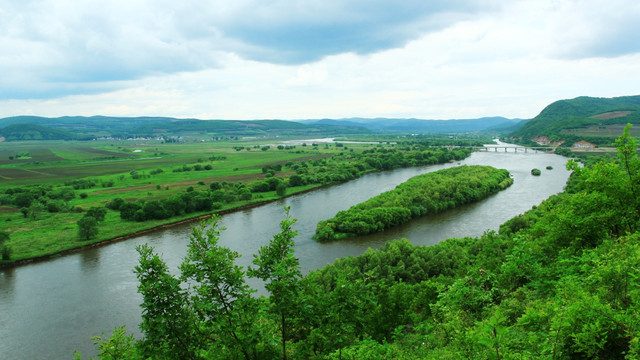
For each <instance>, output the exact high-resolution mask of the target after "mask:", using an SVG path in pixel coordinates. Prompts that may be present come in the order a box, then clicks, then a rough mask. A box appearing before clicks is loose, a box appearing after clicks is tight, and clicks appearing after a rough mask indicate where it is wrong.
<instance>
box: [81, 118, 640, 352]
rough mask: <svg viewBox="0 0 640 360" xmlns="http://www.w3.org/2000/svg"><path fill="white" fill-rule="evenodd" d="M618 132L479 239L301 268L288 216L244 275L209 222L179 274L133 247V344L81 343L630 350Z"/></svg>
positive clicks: (123, 342)
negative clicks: (260, 286)
mask: <svg viewBox="0 0 640 360" xmlns="http://www.w3.org/2000/svg"><path fill="white" fill-rule="evenodd" d="M628 129H629V127H627V128H626V129H625V131H624V133H623V135H622V136H621V137H620V138H619V139H618V140H617V141H616V145H617V151H618V152H617V157H616V158H615V159H614V160H609V161H601V162H598V163H595V164H590V165H588V166H585V167H580V166H578V164H577V163H575V162H572V161H570V162H569V163H568V167H570V168H571V169H573V174H572V176H571V178H570V181H569V183H568V184H567V187H566V191H565V192H564V193H562V194H559V195H554V196H552V197H551V198H549V199H548V200H546V201H544V202H543V203H542V204H540V205H539V206H537V207H534V208H532V209H531V210H530V211H528V212H526V213H525V214H522V215H519V216H517V217H515V218H513V219H511V220H509V221H507V222H506V223H505V224H503V225H502V226H501V227H500V230H499V232H487V233H485V234H484V235H482V236H481V237H478V238H463V239H449V240H446V241H444V242H442V243H440V244H437V245H434V246H413V245H412V244H411V243H410V242H408V241H407V240H397V241H393V242H389V243H387V244H386V245H385V247H384V248H382V249H381V250H378V251H373V250H369V251H367V252H365V253H364V254H362V255H360V256H356V257H347V258H343V259H340V260H337V261H336V262H334V263H333V264H330V265H327V266H326V267H324V268H322V269H320V270H317V271H312V272H311V273H310V274H309V275H307V276H301V274H300V270H299V266H298V263H297V259H296V258H295V254H294V252H293V241H294V240H293V239H294V237H295V235H296V233H295V231H293V230H292V225H293V223H294V221H295V220H294V219H292V218H291V217H290V216H289V215H288V214H287V215H286V216H285V219H284V220H283V221H282V223H281V232H280V233H278V234H276V235H275V236H274V237H273V240H272V241H271V242H270V243H269V245H267V246H265V247H263V248H262V249H260V251H259V253H258V254H257V255H255V258H254V261H253V264H254V265H253V266H251V267H250V268H249V269H248V270H245V269H243V268H242V267H239V266H238V265H236V264H235V260H236V259H237V257H238V254H237V253H235V252H232V251H229V250H228V249H226V248H223V247H220V246H218V245H217V241H218V236H219V233H218V228H217V226H216V221H215V220H213V223H212V224H211V227H209V228H207V229H206V230H205V225H206V224H203V225H201V226H199V227H195V228H194V230H193V234H192V237H191V243H190V245H189V251H188V254H187V256H186V258H185V259H184V261H183V263H182V265H181V266H180V274H179V275H172V274H171V273H170V272H169V269H168V268H167V265H166V264H165V263H164V262H163V261H162V259H160V257H159V256H158V255H157V254H155V253H153V250H152V249H151V248H150V247H148V246H142V247H139V248H138V251H139V253H140V264H139V266H137V267H136V270H135V271H136V274H137V276H138V279H139V282H140V285H139V288H138V289H139V292H140V293H141V294H142V296H143V299H144V300H143V303H142V310H143V311H142V324H141V325H140V328H141V330H142V332H143V334H144V337H143V338H142V339H140V340H136V339H134V337H133V335H129V334H127V332H126V329H124V328H117V329H115V331H114V332H113V335H112V336H111V337H108V338H107V337H104V336H103V337H96V338H94V341H95V343H96V345H97V347H98V352H99V356H100V357H101V358H103V359H144V358H154V359H172V358H188V359H275V358H281V359H354V358H356V359H460V358H473V359H587V358H589V359H593V358H599V359H614V358H615V359H637V358H639V357H640V270H639V269H640V233H639V228H638V227H639V226H640V196H638V195H640V193H639V192H640V159H639V158H638V154H637V144H636V141H635V140H634V139H633V138H632V137H630V136H629V132H628ZM247 276H249V277H255V278H259V279H262V280H264V281H265V287H266V290H267V291H268V292H269V296H267V297H265V296H261V297H256V296H255V295H254V294H253V293H254V290H252V289H251V288H250V287H249V286H248V285H247V283H246V278H247ZM187 284H188V285H187ZM78 357H80V355H79V354H78Z"/></svg>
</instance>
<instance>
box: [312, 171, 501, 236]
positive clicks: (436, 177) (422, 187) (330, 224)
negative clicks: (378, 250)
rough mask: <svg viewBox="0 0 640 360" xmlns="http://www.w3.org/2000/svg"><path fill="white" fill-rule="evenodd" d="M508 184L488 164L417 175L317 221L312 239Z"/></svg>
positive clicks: (380, 226) (358, 230)
mask: <svg viewBox="0 0 640 360" xmlns="http://www.w3.org/2000/svg"><path fill="white" fill-rule="evenodd" d="M511 184H513V179H512V178H511V177H510V175H509V172H508V171H507V170H504V169H495V168H492V167H490V166H479V165H475V166H467V165H463V166H457V167H453V168H449V169H444V170H439V171H436V172H432V173H427V174H423V175H418V176H415V177H413V178H411V179H409V180H407V181H405V182H404V183H402V184H400V185H398V186H397V187H396V188H395V189H393V190H391V191H387V192H385V193H382V194H380V195H378V196H376V197H373V198H371V199H369V200H367V201H365V202H362V203H360V204H357V205H354V206H352V207H351V208H349V209H348V210H343V211H340V212H338V214H336V216H335V217H333V218H331V219H328V220H323V221H320V222H319V223H318V226H317V228H316V235H315V237H314V238H315V239H316V240H319V241H330V240H335V239H341V238H346V237H351V236H358V235H367V234H371V233H375V232H380V231H384V230H386V229H389V228H391V227H394V226H398V225H401V224H404V223H406V222H408V221H410V220H411V219H413V218H417V217H420V216H424V215H434V214H437V213H439V212H442V211H444V210H447V209H452V208H454V207H456V206H460V205H463V204H467V203H470V202H473V201H477V200H480V199H482V198H485V197H487V196H489V195H491V194H494V193H496V192H498V191H500V190H503V189H506V188H507V187H509V186H510V185H511Z"/></svg>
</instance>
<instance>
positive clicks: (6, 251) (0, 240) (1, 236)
mask: <svg viewBox="0 0 640 360" xmlns="http://www.w3.org/2000/svg"><path fill="white" fill-rule="evenodd" d="M8 240H9V233H8V232H6V231H0V256H1V257H2V260H10V259H11V248H10V247H9V245H7V244H6V242H7V241H8Z"/></svg>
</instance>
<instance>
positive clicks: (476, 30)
mask: <svg viewBox="0 0 640 360" xmlns="http://www.w3.org/2000/svg"><path fill="white" fill-rule="evenodd" d="M639 19H640V2H639V1H637V0H608V1H602V0H508V1H500V0H484V1H475V0H427V1H426V0H398V1H380V0H341V1H340V0H338V1H336V0H320V1H317V0H279V1H278V0H275V1H270V0H233V1H229V0H213V1H211V0H197V1H196V0H193V1H192V0H183V1H175V0H172V1H167V0H124V1H120V0H109V1H105V0H102V1H95V0H82V1H78V0H0V118H2V117H8V116H16V115H38V116H48V117H56V116H67V115H68V116H72V115H83V116H92V115H106V116H170V117H177V118H200V119H285V120H294V119H317V118H349V117H370V118H376V117H388V118H422V119H464V118H477V117H484V116H505V117H509V118H532V117H534V116H536V115H537V114H538V113H539V112H540V111H541V110H542V109H543V108H544V107H545V106H546V105H548V104H550V103H552V102H554V101H556V100H560V99H569V98H574V97H577V96H595V97H614V96H625V95H638V94H640V38H638V34H640V21H639Z"/></svg>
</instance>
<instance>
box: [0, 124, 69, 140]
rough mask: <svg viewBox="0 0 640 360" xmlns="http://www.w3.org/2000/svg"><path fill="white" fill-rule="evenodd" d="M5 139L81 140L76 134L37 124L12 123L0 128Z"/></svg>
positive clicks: (0, 132) (1, 135) (0, 133)
mask: <svg viewBox="0 0 640 360" xmlns="http://www.w3.org/2000/svg"><path fill="white" fill-rule="evenodd" d="M0 137H4V138H5V140H7V141H20V140H81V139H82V138H81V137H80V136H78V135H77V134H73V133H70V132H68V131H65V130H61V129H54V128H52V127H48V126H43V125H38V124H13V125H9V126H6V127H4V128H2V129H0Z"/></svg>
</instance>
